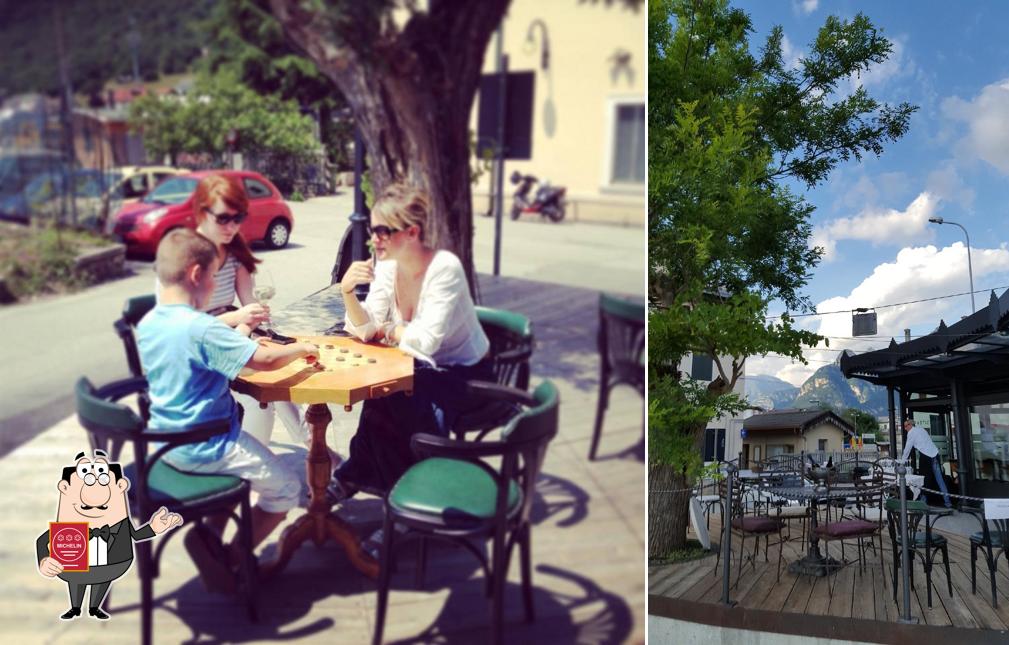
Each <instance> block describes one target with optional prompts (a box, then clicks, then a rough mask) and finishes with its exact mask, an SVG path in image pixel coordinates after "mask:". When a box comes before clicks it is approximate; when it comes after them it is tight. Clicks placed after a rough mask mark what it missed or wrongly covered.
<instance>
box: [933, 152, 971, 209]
mask: <svg viewBox="0 0 1009 645" xmlns="http://www.w3.org/2000/svg"><path fill="white" fill-rule="evenodd" d="M925 185H926V190H927V191H928V192H929V193H930V194H932V195H935V196H936V197H937V198H939V199H940V200H942V201H947V202H952V203H955V204H958V205H959V206H960V207H961V208H963V209H964V210H965V211H968V212H969V211H972V210H973V208H974V197H975V193H974V189H973V188H971V187H970V186H968V185H967V184H965V183H964V181H963V177H961V176H960V173H959V172H957V169H956V166H955V165H954V164H953V161H952V160H949V161H946V162H944V163H943V164H941V165H940V166H939V167H938V168H936V169H935V170H933V171H932V172H930V173H929V174H928V179H926V180H925Z"/></svg>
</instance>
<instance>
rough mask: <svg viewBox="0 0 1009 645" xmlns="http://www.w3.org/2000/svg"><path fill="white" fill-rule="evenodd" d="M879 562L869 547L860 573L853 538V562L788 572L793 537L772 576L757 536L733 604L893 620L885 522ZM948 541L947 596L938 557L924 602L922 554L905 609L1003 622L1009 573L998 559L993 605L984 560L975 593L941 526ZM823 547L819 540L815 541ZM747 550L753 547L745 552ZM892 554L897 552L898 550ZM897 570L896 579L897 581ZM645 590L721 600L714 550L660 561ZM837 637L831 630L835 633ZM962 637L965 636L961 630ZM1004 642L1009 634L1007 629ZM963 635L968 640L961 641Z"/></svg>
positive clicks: (948, 623)
mask: <svg viewBox="0 0 1009 645" xmlns="http://www.w3.org/2000/svg"><path fill="white" fill-rule="evenodd" d="M720 528H721V527H720V523H719V521H718V518H717V517H712V519H711V531H712V535H713V536H715V535H720V533H718V531H720ZM883 530H884V535H883V553H882V562H881V561H880V557H879V556H878V555H876V554H874V553H873V552H872V550H869V551H868V553H867V559H866V567H865V571H864V572H860V570H859V566H858V563H857V560H855V557H856V549H855V547H854V545H855V544H856V543H855V542H848V543H846V545H845V553H846V555H847V556H848V560H849V561H850V560H855V562H854V563H853V564H850V565H848V566H845V567H844V568H842V569H841V570H840V571H839V572H838V573H836V574H834V575H831V576H828V577H824V578H817V577H812V576H797V575H794V574H791V573H789V572H788V569H787V566H788V563H790V562H792V561H794V560H798V559H799V558H801V557H802V556H803V555H804V554H805V544H803V543H800V542H799V541H798V540H795V541H789V542H785V544H783V547H782V560H783V562H782V563H781V578H780V580H777V579H776V568H777V565H778V549H777V547H776V546H774V539H773V538H772V546H771V548H770V549H769V550H768V558H769V560H770V561H769V562H765V561H764V557H763V541H761V551H760V553H759V555H758V560H757V564H756V566H753V565H751V564H750V563H749V562H748V561H747V563H746V566H745V567H744V569H743V572H742V575H741V576H740V578H739V583H738V586H736V587H734V588H731V589H730V594H729V595H730V599H731V600H734V601H736V602H737V603H738V606H740V607H743V608H748V609H759V610H767V611H772V612H782V613H786V614H788V613H794V614H805V615H812V616H832V617H837V618H855V619H864V620H874V621H883V622H891V623H892V622H897V620H898V618H899V617H900V613H901V608H900V606H899V605H898V604H896V603H895V602H894V600H893V583H892V581H891V571H892V559H891V558H892V557H893V553H892V552H891V548H890V544H889V535H888V534H887V533H886V527H884V529H883ZM943 535H945V537H946V539H947V540H948V542H949V560H950V563H949V564H950V580H951V581H952V585H953V595H952V597H951V596H950V594H949V592H948V586H947V577H946V571H945V567H944V566H943V564H942V558H941V556H939V561H938V562H937V563H936V564H935V565H934V566H933V569H932V584H933V589H932V606H931V607H929V606H928V599H927V595H926V584H925V575H924V572H923V570H922V565H921V562H920V561H916V563H915V565H914V567H915V568H914V571H915V578H914V585H915V586H914V588H912V590H911V614H912V616H914V617H917V618H918V620H919V623H920V624H924V625H932V626H940V627H955V628H961V629H973V630H978V629H980V630H999V631H1004V630H1007V629H1009V576H1007V575H1006V572H1005V569H1006V568H1005V567H1004V566H1003V567H1002V568H1001V569H1000V570H999V571H998V572H997V573H996V576H997V577H996V583H997V586H998V607H997V608H993V607H992V604H991V586H990V578H989V573H988V568H987V566H986V565H985V564H984V562H983V560H982V559H980V556H979V561H978V569H977V594H976V595H974V594H972V593H971V571H970V546H969V543H968V542H967V539H966V538H965V537H963V536H961V535H954V534H950V533H943ZM732 540H733V547H734V548H733V550H734V554H733V562H732V566H733V569H732V584H733V585H735V584H736V571H737V566H738V565H737V562H736V559H737V558H738V555H739V548H738V544H739V543H738V542H737V540H738V536H737V535H733V537H732ZM751 544H752V541H751V540H749V539H748V540H747V545H746V546H747V550H748V551H751V548H750V545H751ZM820 549H821V552H822V551H823V550H824V544H823V543H822V542H821V543H820ZM827 549H829V553H830V555H831V556H832V557H834V558H837V559H841V546H840V544H839V543H836V542H835V543H831V544H829V545H828V546H827ZM751 552H752V551H751ZM897 557H898V558H899V557H900V553H899V551H898V553H897ZM900 584H901V582H900V578H899V577H898V585H900ZM648 586H649V593H650V594H652V595H657V596H665V597H669V598H679V599H682V600H687V601H693V602H698V603H720V602H721V597H722V569H721V565H719V568H718V571H717V572H716V571H715V556H714V555H712V556H710V557H705V558H703V559H700V560H695V561H692V562H686V563H680V564H675V565H666V566H653V567H651V568H650V570H649V579H648ZM897 598H898V601H899V602H902V598H903V594H902V590H901V588H900V587H899V586H898V589H897ZM835 637H836V636H835ZM965 637H966V636H965ZM1006 639H1007V640H1006V642H1009V635H1007V636H1006ZM962 642H968V641H962Z"/></svg>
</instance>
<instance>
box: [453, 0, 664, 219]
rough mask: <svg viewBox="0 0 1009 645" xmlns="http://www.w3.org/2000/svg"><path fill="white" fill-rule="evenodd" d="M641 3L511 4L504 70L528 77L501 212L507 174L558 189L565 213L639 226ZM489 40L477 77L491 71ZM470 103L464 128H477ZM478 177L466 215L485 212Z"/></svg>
mask: <svg viewBox="0 0 1009 645" xmlns="http://www.w3.org/2000/svg"><path fill="white" fill-rule="evenodd" d="M645 19H646V16H645V11H644V6H643V5H640V6H639V7H638V8H636V9H635V8H631V7H629V6H628V5H627V4H625V3H619V2H614V3H608V2H595V3H593V2H579V1H578V0H553V1H551V2H537V1H536V0H516V1H515V2H513V3H512V4H511V6H510V8H509V10H508V15H507V16H506V18H505V20H504V22H503V26H502V31H503V35H504V40H503V47H502V50H503V53H504V54H506V55H507V56H508V67H509V71H510V72H520V71H529V72H533V73H534V87H533V110H532V113H533V119H532V154H531V159H529V160H528V161H511V160H509V161H507V162H506V163H505V184H504V186H505V188H504V194H505V199H504V212H505V213H509V212H510V210H511V202H512V194H513V193H514V189H515V187H514V186H513V185H512V184H511V183H510V182H509V181H508V177H509V176H510V175H511V174H512V173H513V172H515V171H518V172H520V173H522V174H531V175H534V176H536V177H538V178H539V179H540V180H549V182H550V183H551V185H554V186H564V187H566V188H567V202H568V207H567V217H568V218H569V219H571V220H573V221H599V222H608V223H614V224H622V225H632V226H644V220H645V214H644V212H645V159H646V155H645V94H646V87H647V82H648V79H647V77H646V73H645V71H646V70H645V61H646V59H647V55H648V54H647V49H646V43H645V41H646V38H645V34H646V26H645ZM496 38H497V37H496V36H495V37H494V38H492V39H491V42H490V45H489V46H488V48H487V53H486V55H485V58H484V73H485V74H490V73H494V72H495V71H496V70H497V55H496V53H497V42H496ZM478 112H479V98H478V100H477V105H474V109H473V115H472V126H471V127H472V128H473V131H474V132H477V117H478ZM492 174H493V173H487V175H486V176H485V177H483V178H482V179H481V180H480V183H479V184H478V185H476V186H474V190H473V192H474V213H485V212H488V209H489V206H488V204H489V201H488V197H489V189H490V183H491V181H492V179H491V177H490V176H491V175H492Z"/></svg>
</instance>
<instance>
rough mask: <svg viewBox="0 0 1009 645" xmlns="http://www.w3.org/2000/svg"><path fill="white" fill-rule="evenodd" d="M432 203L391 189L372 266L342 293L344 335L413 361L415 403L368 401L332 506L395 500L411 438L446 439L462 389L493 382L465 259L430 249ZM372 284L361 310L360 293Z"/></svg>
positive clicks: (336, 479) (357, 271)
mask: <svg viewBox="0 0 1009 645" xmlns="http://www.w3.org/2000/svg"><path fill="white" fill-rule="evenodd" d="M429 218H430V207H429V200H428V197H427V195H426V194H425V193H424V192H423V191H420V190H417V189H415V188H411V187H409V186H406V185H404V184H394V185H392V186H390V187H389V188H387V189H386V190H385V191H384V192H383V193H382V194H381V195H380V196H379V197H378V199H377V200H376V201H375V206H374V208H372V211H371V241H372V243H373V244H374V249H375V260H376V261H375V262H374V263H373V262H372V261H371V260H365V261H360V262H355V263H353V264H352V265H351V266H350V268H348V269H347V272H346V274H345V275H344V277H343V280H342V281H341V283H340V289H341V291H342V293H343V300H344V304H345V306H346V320H345V330H346V331H347V332H349V333H350V334H353V335H354V336H356V337H357V338H360V339H361V340H364V341H373V340H382V341H384V342H386V343H388V344H392V345H397V346H398V347H399V348H400V349H402V350H403V351H404V352H406V353H408V354H410V355H412V356H413V357H414V359H415V364H414V390H413V395H412V396H407V395H405V394H403V393H398V394H395V395H392V396H388V397H385V398H381V399H373V400H369V401H365V403H364V406H363V408H362V410H361V417H360V421H359V423H358V428H357V432H356V434H355V435H354V437H353V438H352V439H351V441H350V456H349V458H348V460H347V461H346V462H345V463H344V464H343V465H341V466H340V468H338V469H337V471H336V472H335V473H334V475H333V482H332V484H331V486H330V493H331V495H332V496H333V498H334V501H340V500H342V499H345V498H347V497H349V496H351V495H353V494H354V493H355V492H357V490H359V489H362V488H363V489H366V490H369V491H371V492H385V491H388V490H389V489H390V488H391V487H392V485H393V484H395V483H396V480H397V479H398V478H399V477H400V475H402V474H403V473H404V472H405V471H406V469H407V468H408V467H409V466H410V465H411V464H413V463H414V461H415V459H414V457H413V454H412V453H411V451H410V437H411V435H413V434H415V433H417V432H431V433H441V434H444V433H446V432H447V431H448V429H449V428H451V427H452V424H453V423H454V422H455V419H456V417H457V415H458V414H459V412H460V411H462V410H463V409H464V408H465V403H466V401H465V382H466V381H467V380H469V379H482V380H491V379H492V372H491V365H490V361H489V360H487V350H488V348H489V346H490V344H489V342H488V340H487V336H486V335H485V334H484V332H483V329H482V328H481V327H480V323H479V321H478V320H477V317H476V310H475V309H474V306H473V300H472V298H471V297H470V293H469V285H468V283H467V281H466V272H465V271H464V270H463V267H462V263H461V262H460V261H459V258H458V257H456V256H455V255H454V254H452V253H451V252H449V251H446V250H435V249H434V248H431V246H429V244H428V241H427V239H426V238H425V231H426V230H427V229H428V227H429ZM360 284H369V285H371V286H370V289H369V293H368V297H367V298H366V299H365V300H364V302H361V301H360V300H358V298H357V296H356V295H355V292H354V289H355V287H357V286H358V285H360Z"/></svg>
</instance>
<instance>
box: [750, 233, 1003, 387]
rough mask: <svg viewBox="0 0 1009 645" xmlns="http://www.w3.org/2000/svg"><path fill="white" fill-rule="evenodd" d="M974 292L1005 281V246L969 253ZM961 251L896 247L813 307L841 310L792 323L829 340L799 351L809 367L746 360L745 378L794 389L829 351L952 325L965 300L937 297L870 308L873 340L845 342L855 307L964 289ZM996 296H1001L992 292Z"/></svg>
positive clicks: (956, 246) (877, 344) (983, 297)
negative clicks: (764, 378)
mask: <svg viewBox="0 0 1009 645" xmlns="http://www.w3.org/2000/svg"><path fill="white" fill-rule="evenodd" d="M971 259H972V264H973V269H974V285H975V288H983V287H988V286H996V285H1005V284H1007V283H1009V248H1007V247H1006V245H1005V244H1003V245H1002V246H1000V247H998V248H988V249H977V248H975V249H971ZM968 285H969V282H968V279H967V248H966V246H965V245H964V243H963V242H955V243H953V244H951V245H950V246H946V247H943V248H937V247H935V246H933V245H928V246H921V247H906V248H903V249H901V250H900V251H899V252H898V253H897V256H896V257H895V258H894V260H893V261H892V262H886V263H883V264H880V265H879V266H877V267H876V268H875V269H873V271H872V273H871V274H870V275H869V276H868V277H866V278H865V279H864V280H863V281H862V282H861V283H860V284H859V285H858V286H856V287H855V288H854V289H852V290H851V292H850V293H849V294H847V295H844V296H836V297H833V298H829V299H827V300H824V301H822V302H820V303H818V304H817V306H816V308H817V310H818V311H842V312H844V313H841V314H833V315H827V316H815V317H810V318H800V319H798V320H799V322H800V323H803V327H804V328H806V329H811V330H813V331H815V332H817V333H818V334H821V335H823V336H830V337H832V338H831V339H830V347H829V349H825V348H823V347H822V346H821V347H820V348H819V349H813V350H809V351H806V352H804V355H805V356H806V358H807V359H810V364H809V365H808V366H807V365H802V364H801V363H792V362H791V361H790V359H786V358H782V357H780V356H767V357H763V358H756V357H755V358H751V359H750V360H748V361H747V363H746V371H747V373H748V374H773V375H775V376H777V377H778V378H781V379H784V380H786V381H788V382H790V383H793V384H795V385H801V384H802V382H803V381H805V379H806V378H808V377H809V375H810V374H812V373H813V372H814V371H816V369H817V368H819V367H821V366H823V365H824V364H825V362H832V361H834V360H836V359H837V356H838V352H837V351H833V350H841V349H851V350H852V351H854V352H857V353H858V352H864V351H868V350H871V349H877V348H881V347H884V346H886V344H887V343H888V342H889V338H890V337H893V338H896V339H897V340H898V342H900V340H901V339H903V337H904V329H911V333H912V335H915V336H917V335H921V334H926V333H929V332H930V331H932V330H933V329H935V327H936V326H937V325H938V324H939V320H940V319H943V320H945V321H946V324H952V323H954V322H956V321H957V320H959V319H960V318H961V317H962V316H965V315H967V314H969V313H970V312H971V304H970V297H969V296H967V295H964V296H958V297H955V298H943V299H940V300H930V301H927V302H918V303H914V304H908V305H901V306H899V307H885V308H881V309H877V310H876V315H877V319H876V323H877V329H878V336H879V337H878V338H861V339H851V315H850V314H849V313H848V312H849V311H851V310H852V309H855V308H858V307H875V306H879V305H884V304H892V303H897V302H909V301H914V300H921V299H924V298H934V297H936V296H945V295H948V294H952V293H962V292H965V291H968ZM998 295H1001V293H1000V294H998ZM975 299H976V301H977V306H978V308H980V307H984V306H986V305H987V303H988V295H987V294H985V293H978V294H975Z"/></svg>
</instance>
